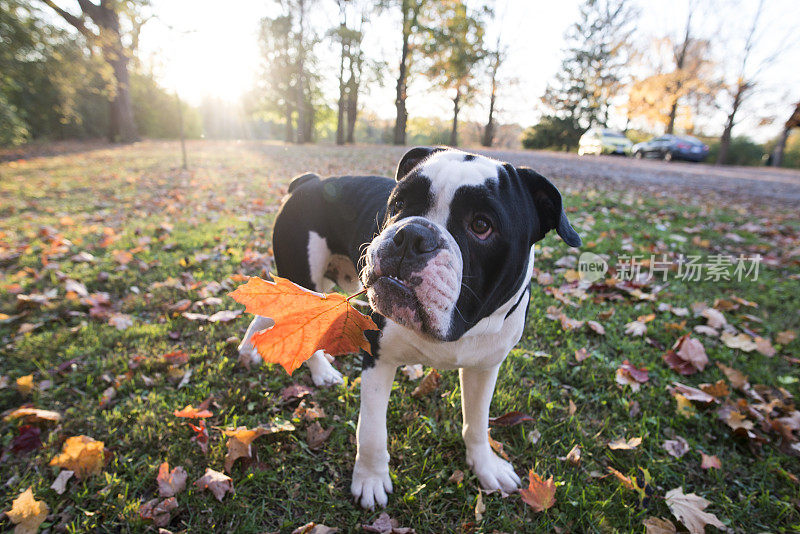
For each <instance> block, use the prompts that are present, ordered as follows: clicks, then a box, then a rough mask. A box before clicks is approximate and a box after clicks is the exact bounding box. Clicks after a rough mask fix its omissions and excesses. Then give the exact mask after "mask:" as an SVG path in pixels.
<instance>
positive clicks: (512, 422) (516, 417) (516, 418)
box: [489, 412, 534, 426]
mask: <svg viewBox="0 0 800 534" xmlns="http://www.w3.org/2000/svg"><path fill="white" fill-rule="evenodd" d="M526 421H534V418H533V417H531V416H530V415H528V414H526V413H522V412H508V413H506V414H503V415H501V416H500V417H490V418H489V424H490V425H492V426H516V425H518V424H520V423H524V422H526Z"/></svg>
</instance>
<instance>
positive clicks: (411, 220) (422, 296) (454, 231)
mask: <svg viewBox="0 0 800 534" xmlns="http://www.w3.org/2000/svg"><path fill="white" fill-rule="evenodd" d="M553 228H556V229H557V230H558V232H559V235H561V236H562V238H564V240H565V241H567V242H568V243H569V244H570V245H572V246H577V245H578V244H580V238H579V237H578V236H577V234H576V233H575V231H574V230H573V229H572V227H571V226H570V225H569V222H568V221H567V219H566V216H565V215H564V213H563V210H562V209H561V196H560V194H559V193H558V190H557V189H556V188H555V187H554V186H553V185H552V184H550V182H548V181H547V180H546V179H544V178H543V177H541V176H539V175H538V174H536V173H533V172H532V171H530V170H527V169H519V170H518V169H515V168H514V167H512V166H511V165H508V164H504V163H501V162H499V161H495V160H492V159H489V158H486V157H483V156H477V155H474V154H466V153H464V152H461V151H458V150H448V149H438V148H436V149H434V148H415V149H412V150H411V151H409V152H408V153H407V154H406V155H405V156H404V157H403V159H402V160H401V162H400V165H399V166H398V169H397V185H396V186H395V189H394V190H393V191H392V194H391V196H390V197H389V201H388V204H387V208H386V213H385V216H384V223H383V226H382V231H381V232H380V234H379V235H378V236H377V237H376V238H375V239H374V240H373V241H372V243H371V244H370V245H369V247H368V248H367V250H366V253H365V267H364V269H363V270H362V273H361V278H362V282H363V284H364V287H366V288H367V297H368V299H369V302H370V305H371V306H372V308H373V309H374V310H375V311H377V312H378V313H379V314H381V315H383V316H385V317H389V318H390V319H392V320H394V321H396V322H397V323H399V324H401V325H403V326H405V327H407V328H410V329H412V330H415V331H417V332H420V333H422V334H425V335H428V336H430V337H432V338H434V339H438V340H442V341H453V340H456V339H458V338H460V337H461V336H462V335H463V334H464V333H465V332H466V331H467V330H469V329H470V328H471V327H472V326H474V325H475V324H476V323H477V322H478V321H480V320H481V319H482V318H484V317H487V316H489V315H491V314H492V313H493V312H494V311H496V310H497V309H498V308H499V307H500V306H501V305H502V304H504V303H505V302H507V301H508V300H509V299H510V298H511V297H512V296H513V295H515V294H516V293H517V292H518V290H519V288H520V287H521V285H522V284H523V283H524V282H525V275H526V273H527V262H528V259H529V257H530V249H531V246H532V245H533V243H535V242H536V241H538V240H539V239H541V238H542V237H543V236H544V234H545V233H546V232H547V231H548V230H550V229H553Z"/></svg>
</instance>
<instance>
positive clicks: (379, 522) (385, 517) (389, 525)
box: [361, 512, 415, 534]
mask: <svg viewBox="0 0 800 534" xmlns="http://www.w3.org/2000/svg"><path fill="white" fill-rule="evenodd" d="M361 528H363V529H364V532H374V533H377V534H414V532H415V531H414V529H413V528H409V527H401V526H400V523H399V522H398V521H397V520H396V519H392V518H391V517H389V514H387V513H386V512H383V513H381V515H379V516H378V518H377V519H376V520H375V521H373V522H372V524H371V525H361Z"/></svg>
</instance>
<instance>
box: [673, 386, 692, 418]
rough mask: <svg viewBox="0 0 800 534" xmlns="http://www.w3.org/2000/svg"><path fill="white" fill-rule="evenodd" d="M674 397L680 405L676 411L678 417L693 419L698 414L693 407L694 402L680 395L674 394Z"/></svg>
mask: <svg viewBox="0 0 800 534" xmlns="http://www.w3.org/2000/svg"><path fill="white" fill-rule="evenodd" d="M672 396H673V397H674V398H675V402H677V403H678V405H677V407H676V408H675V410H676V411H677V412H678V415H681V416H683V417H692V416H694V415H695V414H696V413H697V410H695V409H694V406H692V401H690V400H689V399H687V398H686V397H684V396H683V395H681V394H680V393H677V392H675V393H673V394H672Z"/></svg>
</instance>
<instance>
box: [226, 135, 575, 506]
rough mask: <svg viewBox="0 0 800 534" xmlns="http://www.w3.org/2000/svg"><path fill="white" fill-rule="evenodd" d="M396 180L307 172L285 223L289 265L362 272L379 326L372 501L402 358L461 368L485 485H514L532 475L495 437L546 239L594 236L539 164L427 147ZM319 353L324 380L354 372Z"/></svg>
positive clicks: (470, 444)
mask: <svg viewBox="0 0 800 534" xmlns="http://www.w3.org/2000/svg"><path fill="white" fill-rule="evenodd" d="M395 178H396V179H395V180H391V179H389V178H382V177H377V176H342V177H335V178H328V179H324V180H321V179H320V178H319V177H318V176H316V175H313V174H306V175H303V176H300V177H298V178H296V179H295V180H293V181H292V183H291V185H290V186H289V192H290V195H291V196H290V197H289V198H288V200H287V201H286V202H285V204H284V205H283V207H282V208H281V210H280V213H279V214H278V216H277V219H276V221H275V230H274V235H273V250H274V252H275V263H276V266H277V271H278V275H279V276H282V277H286V278H289V279H290V280H292V281H293V282H295V283H297V284H299V285H301V286H304V287H307V288H309V289H314V290H317V291H323V292H326V291H330V290H331V288H332V287H333V285H334V284H338V285H339V286H340V287H341V288H342V289H344V290H345V291H347V292H356V291H358V290H359V289H360V284H363V286H364V287H366V288H367V297H368V299H369V304H370V306H371V307H372V310H373V312H374V313H373V314H372V315H373V319H374V320H375V322H376V324H377V325H378V326H379V327H380V331H379V332H368V333H367V334H368V339H369V341H370V344H371V348H372V356H371V357H370V356H369V355H367V354H366V353H365V354H364V361H363V370H362V373H361V413H360V415H359V418H358V431H357V433H358V449H357V453H356V461H355V468H354V470H353V481H352V486H351V491H352V493H353V495H354V496H355V497H356V499H357V500H359V501H360V503H361V506H363V507H365V508H372V507H374V505H375V504H378V505H380V506H385V505H386V503H387V493H391V491H392V481H391V479H390V477H389V453H388V451H387V448H386V409H387V405H388V402H389V393H390V392H391V390H392V382H393V380H394V375H395V370H396V369H397V367H398V366H399V365H402V364H418V363H420V364H423V365H427V366H430V367H434V368H437V369H458V370H459V378H460V379H461V402H462V412H463V418H464V426H463V429H462V435H463V437H464V442H465V444H466V449H467V464H469V466H470V467H471V468H472V469H473V471H474V472H475V474H476V475H477V476H478V479H479V480H480V483H481V486H483V488H485V489H486V490H502V491H505V492H508V493H510V492H512V491H515V490H516V489H517V488H518V486H519V484H520V479H519V477H518V476H517V474H516V473H515V472H514V468H513V466H512V465H511V464H510V463H508V462H506V461H505V460H503V459H501V458H499V457H498V456H497V455H495V454H494V452H492V450H491V448H490V447H489V441H488V436H487V428H488V418H489V405H490V403H491V400H492V394H493V393H494V385H495V380H496V379H497V371H498V368H499V367H500V364H501V363H502V361H503V360H504V359H505V357H506V355H507V354H508V353H509V351H510V350H511V349H512V348H513V347H514V345H516V343H517V342H518V341H519V339H520V337H521V336H522V331H523V329H524V327H525V316H526V313H527V310H528V302H529V299H530V280H531V275H532V271H533V250H534V249H533V246H534V243H536V242H537V241H539V240H540V239H542V238H543V237H544V236H545V234H546V233H547V232H549V231H550V230H556V232H558V235H559V236H561V238H562V239H563V240H564V241H565V242H566V243H567V244H568V245H570V246H572V247H577V246H579V245H580V244H581V239H580V237H579V236H578V234H577V233H576V232H575V230H573V228H572V226H570V223H569V221H568V220H567V216H566V214H565V213H564V209H563V208H562V204H561V194H560V193H559V192H558V189H556V187H555V186H554V185H553V184H551V183H550V182H549V181H548V180H547V179H545V178H544V177H543V176H541V175H539V174H537V173H536V172H534V171H532V170H531V169H527V168H515V167H513V166H512V165H510V164H508V163H502V162H499V161H495V160H492V159H489V158H486V157H483V156H478V155H474V154H467V153H464V152H461V151H458V150H451V149H443V148H414V149H412V150H410V151H409V152H408V153H406V154H405V155H404V156H403V159H402V160H401V161H400V164H399V165H398V167H397V175H396V177H395ZM359 282H360V283H359ZM271 324H272V322H271V321H270V320H269V319H267V318H263V317H257V318H256V319H255V320H253V322H252V324H251V325H250V327H249V328H248V330H247V333H246V334H245V337H244V341H243V342H242V344H241V345H240V346H239V351H240V352H241V353H242V354H244V355H245V356H252V357H255V359H258V355H257V354H256V353H255V350H254V348H253V345H252V344H251V343H250V337H251V336H252V335H253V333H255V332H257V331H259V330H262V329H264V328H266V327H268V326H270V325H271ZM370 334H371V335H370ZM306 363H307V364H308V367H309V368H310V369H311V374H312V377H313V380H314V383H315V384H317V385H334V384H337V383H340V382H341V381H342V376H341V374H339V372H338V371H337V370H336V369H334V367H333V366H332V365H331V364H330V362H329V359H328V357H327V355H326V354H325V353H324V352H323V351H317V352H316V353H315V354H314V355H313V356H312V357H311V358H310V359H309V360H308V361H307V362H306Z"/></svg>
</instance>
